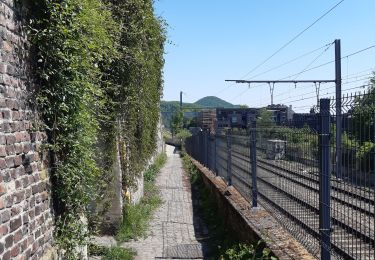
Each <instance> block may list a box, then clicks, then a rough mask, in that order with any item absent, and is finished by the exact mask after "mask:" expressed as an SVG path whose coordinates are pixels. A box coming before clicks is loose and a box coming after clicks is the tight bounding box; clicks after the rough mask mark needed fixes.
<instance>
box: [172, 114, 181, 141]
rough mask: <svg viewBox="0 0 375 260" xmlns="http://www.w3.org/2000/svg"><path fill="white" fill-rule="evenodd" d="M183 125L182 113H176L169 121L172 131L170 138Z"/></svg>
mask: <svg viewBox="0 0 375 260" xmlns="http://www.w3.org/2000/svg"><path fill="white" fill-rule="evenodd" d="M183 123H184V114H183V113H182V111H178V112H176V113H175V114H174V115H173V116H172V121H171V130H172V138H173V137H174V136H175V135H176V134H177V133H178V131H179V130H180V129H182V127H183Z"/></svg>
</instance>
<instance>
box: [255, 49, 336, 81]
mask: <svg viewBox="0 0 375 260" xmlns="http://www.w3.org/2000/svg"><path fill="white" fill-rule="evenodd" d="M330 45H332V43H328V44H325V45H323V46H321V47H319V48H317V49H314V50H312V51H309V52H306V53H304V54H302V55H300V56H297V57H296V58H293V59H290V60H289V61H286V62H284V63H282V64H279V65H277V66H275V67H272V68H270V69H268V70H266V71H263V72H261V73H258V74H256V75H254V76H253V77H251V78H250V79H254V78H256V77H259V76H261V75H264V74H267V73H268V72H271V71H274V70H277V69H279V68H282V67H284V66H286V65H288V64H291V63H293V62H295V61H297V60H299V59H301V58H304V57H306V56H308V55H310V54H313V53H315V52H317V51H319V50H321V49H323V48H326V47H327V46H330Z"/></svg>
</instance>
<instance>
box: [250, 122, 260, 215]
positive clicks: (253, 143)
mask: <svg viewBox="0 0 375 260" xmlns="http://www.w3.org/2000/svg"><path fill="white" fill-rule="evenodd" d="M251 123H252V124H251V127H250V160H251V179H252V181H251V182H252V197H253V205H252V206H253V208H255V207H257V206H258V188H257V136H256V119H254V120H252V122H251Z"/></svg>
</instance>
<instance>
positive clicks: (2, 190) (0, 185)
mask: <svg viewBox="0 0 375 260" xmlns="http://www.w3.org/2000/svg"><path fill="white" fill-rule="evenodd" d="M6 192H7V189H6V188H5V184H4V183H0V196H1V195H4V194H5V193H6Z"/></svg>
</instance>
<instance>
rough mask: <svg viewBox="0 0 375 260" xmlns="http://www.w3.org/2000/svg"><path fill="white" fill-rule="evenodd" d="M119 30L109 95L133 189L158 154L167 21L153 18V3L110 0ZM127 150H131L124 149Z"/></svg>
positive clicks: (126, 182) (126, 176)
mask: <svg viewBox="0 0 375 260" xmlns="http://www.w3.org/2000/svg"><path fill="white" fill-rule="evenodd" d="M106 3H107V4H108V5H109V6H110V9H111V11H112V14H113V16H114V19H115V20H116V21H118V23H119V24H120V25H121V26H120V34H119V56H118V57H117V59H116V60H115V61H114V63H113V66H112V67H111V73H110V74H111V80H112V81H113V83H114V84H115V85H116V86H117V87H116V88H115V89H114V90H113V91H112V92H110V93H108V95H109V96H110V97H111V100H113V111H114V113H113V117H114V118H115V119H117V120H118V128H119V135H120V138H121V139H122V142H121V143H122V145H123V147H122V148H121V150H122V151H123V152H122V153H121V154H122V155H123V156H122V157H124V155H125V154H126V150H128V154H127V155H126V156H127V158H128V159H129V161H126V160H123V167H122V169H123V170H124V171H125V173H124V178H123V182H124V183H123V186H124V187H131V186H133V185H134V181H135V178H136V177H137V175H138V174H139V173H140V172H141V171H142V170H143V169H144V167H145V165H146V161H147V160H148V159H149V158H150V156H151V155H152V153H153V152H154V150H155V137H156V126H157V123H158V121H159V113H160V96H161V95H162V86H163V80H162V69H163V66H164V59H163V54H164V42H165V39H166V37H165V30H164V25H165V23H164V21H163V20H161V19H160V18H157V17H155V15H154V10H153V6H152V3H153V1H152V0H106ZM124 146H126V147H127V148H128V149H125V147H124Z"/></svg>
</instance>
